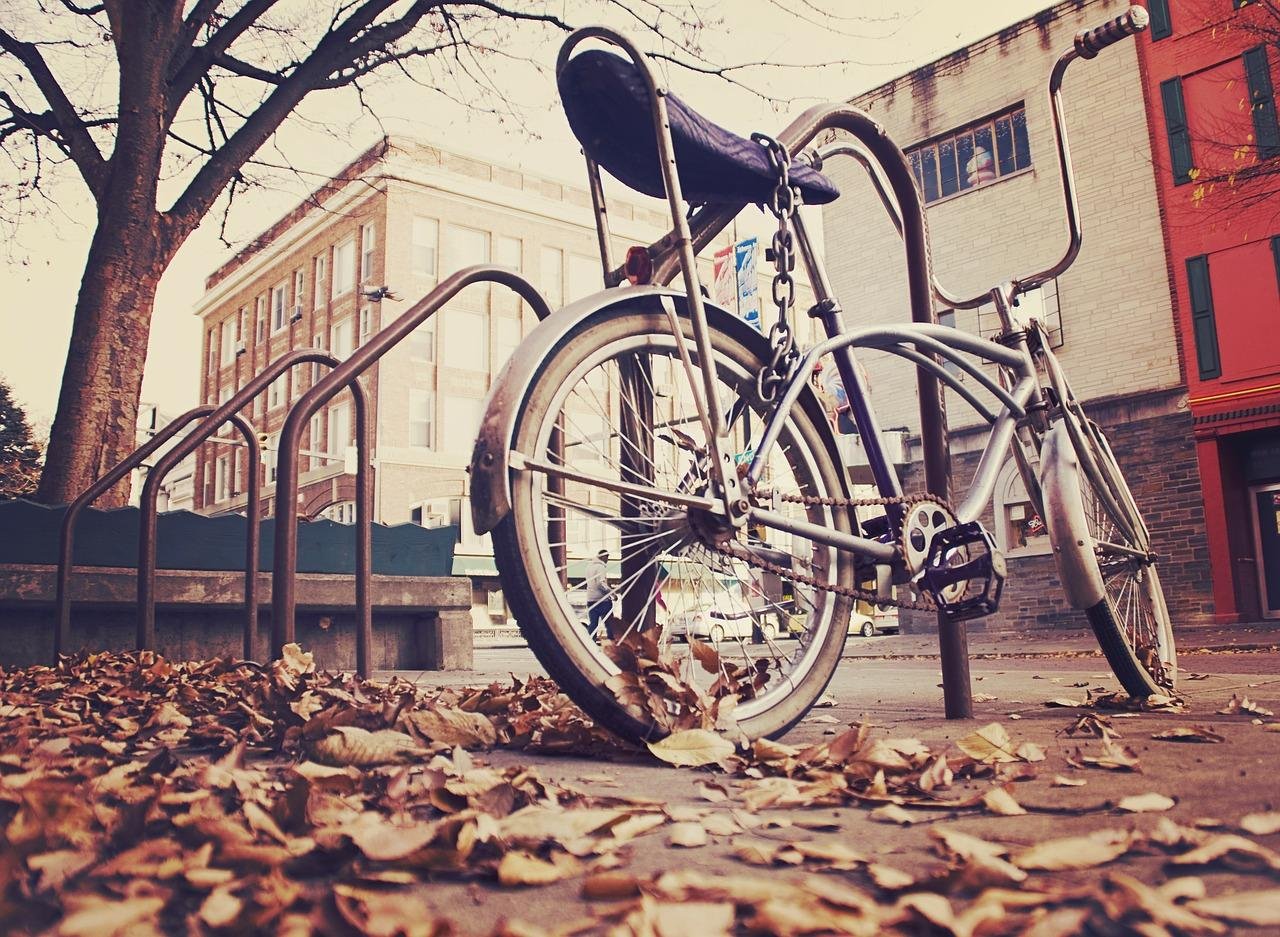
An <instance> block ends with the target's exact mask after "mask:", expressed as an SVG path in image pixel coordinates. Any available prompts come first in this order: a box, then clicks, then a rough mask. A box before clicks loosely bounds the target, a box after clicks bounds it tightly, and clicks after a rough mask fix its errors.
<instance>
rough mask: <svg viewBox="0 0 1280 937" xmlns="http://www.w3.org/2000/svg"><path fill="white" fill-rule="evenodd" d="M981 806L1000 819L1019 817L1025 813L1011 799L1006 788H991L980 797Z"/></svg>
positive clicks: (1019, 805)
mask: <svg viewBox="0 0 1280 937" xmlns="http://www.w3.org/2000/svg"><path fill="white" fill-rule="evenodd" d="M982 803H983V805H984V806H985V807H986V808H987V809H988V810H989V811H991V812H992V813H994V814H996V815H997V816H1001V817H1020V816H1023V815H1024V814H1025V813H1026V812H1027V811H1026V808H1025V807H1023V806H1022V805H1021V804H1020V803H1018V802H1017V801H1016V800H1014V799H1013V795H1012V794H1011V793H1009V789H1008V788H1007V787H993V788H991V790H989V791H987V792H986V793H985V794H983V795H982Z"/></svg>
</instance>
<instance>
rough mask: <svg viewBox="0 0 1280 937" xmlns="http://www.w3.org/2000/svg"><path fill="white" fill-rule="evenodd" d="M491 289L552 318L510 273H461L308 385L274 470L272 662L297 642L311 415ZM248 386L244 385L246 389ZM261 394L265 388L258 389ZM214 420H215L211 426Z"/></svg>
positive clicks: (360, 494)
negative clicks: (477, 290) (477, 287)
mask: <svg viewBox="0 0 1280 937" xmlns="http://www.w3.org/2000/svg"><path fill="white" fill-rule="evenodd" d="M486 281H487V282H493V283H497V284H498V285H500V286H506V287H508V288H509V289H511V290H513V291H514V292H515V293H516V294H518V295H519V296H520V297H521V298H522V299H523V300H524V301H525V302H527V303H528V304H529V305H530V306H531V307H532V308H533V311H534V313H535V314H536V315H537V316H538V318H539V319H545V318H546V317H547V316H549V315H551V310H550V308H549V307H548V306H547V302H546V300H544V299H543V298H542V296H541V295H540V294H539V293H538V291H537V289H535V288H534V286H533V284H531V283H530V282H529V281H528V280H526V279H525V278H524V277H523V276H521V275H520V274H519V273H517V272H516V271H515V270H512V269H510V268H507V267H498V266H494V265H491V264H481V265H477V266H473V267H464V268H463V269H461V270H459V271H457V272H456V273H454V274H452V275H450V276H449V277H447V278H446V279H444V280H443V281H442V282H441V283H440V284H439V285H437V286H436V288H435V289H433V290H431V292H429V293H427V294H426V295H425V296H423V297H422V298H421V299H419V300H418V301H417V302H416V303H414V304H413V306H411V307H410V308H409V309H408V310H407V311H405V312H404V313H403V314H401V315H400V316H399V318H397V319H396V320H395V321H394V322H392V323H391V324H390V325H387V326H385V327H384V328H383V329H381V330H380V331H379V332H377V333H376V334H375V335H373V336H371V337H370V338H369V340H368V341H366V342H365V343H364V344H363V345H361V346H360V347H359V348H357V349H356V350H355V351H354V352H352V353H351V355H350V357H348V358H347V359H346V360H345V361H343V362H342V363H341V364H339V365H337V366H336V367H335V368H334V369H333V370H332V371H331V372H330V373H329V375H328V377H325V378H324V379H322V380H320V381H318V382H316V383H315V384H312V385H311V387H309V388H308V389H307V391H306V393H304V394H303V395H302V396H301V397H300V398H298V401H297V403H295V404H294V405H293V407H292V408H290V410H289V415H288V416H287V417H286V418H285V421H284V427H283V428H282V429H281V430H280V444H279V450H278V453H277V462H276V496H275V497H276V511H275V514H276V539H275V550H274V561H273V563H272V568H271V656H272V657H273V658H274V657H279V656H280V655H281V653H282V651H283V648H284V646H285V645H286V644H289V643H290V642H292V641H293V640H294V635H295V621H294V616H295V612H296V606H297V589H296V585H297V567H298V518H297V511H296V505H297V500H298V450H299V448H300V447H301V444H302V431H303V429H304V428H305V427H306V426H307V423H308V421H309V420H310V419H311V416H312V414H314V413H315V412H316V411H317V410H319V409H320V408H321V407H323V406H324V405H325V404H326V403H328V402H329V401H330V400H331V399H333V397H334V396H335V395H336V394H337V393H338V392H339V391H340V390H341V389H342V388H343V387H348V386H349V387H351V388H352V390H353V392H356V391H358V390H359V389H360V384H359V380H358V379H359V377H360V375H361V374H363V373H364V372H365V371H366V370H368V369H369V367H371V366H372V365H373V364H375V363H377V361H378V360H379V359H381V358H382V356H383V355H385V354H386V353H387V352H388V351H390V350H391V349H392V348H394V347H395V346H396V345H398V344H399V343H400V342H401V340H403V339H404V338H405V336H407V335H408V334H409V333H410V332H412V331H413V330H414V329H416V328H417V327H418V326H419V325H421V324H422V323H423V322H425V321H426V320H427V319H429V318H430V317H431V316H432V315H434V314H435V312H436V311H437V310H438V309H439V308H440V307H441V306H443V305H444V304H445V303H446V302H448V301H449V300H450V299H452V298H453V297H454V296H455V295H457V294H458V292H460V291H461V290H462V289H464V288H465V287H468V286H470V285H472V284H474V283H480V282H486ZM246 386H248V385H246ZM263 386H265V383H264V384H263ZM356 399H357V401H358V402H357V406H356V412H357V424H358V425H357V430H356V432H357V435H359V436H360V439H359V444H360V449H359V452H360V464H359V471H358V472H357V475H356V527H357V539H356V606H357V608H358V614H359V621H358V630H357V632H356V670H357V671H358V672H359V673H360V675H361V676H364V677H367V676H369V674H370V673H371V672H372V661H371V660H370V648H371V646H372V644H373V616H372V609H371V607H370V604H369V556H370V552H371V546H372V544H371V527H370V516H369V514H370V512H369V507H370V501H371V498H370V494H371V492H370V491H369V484H368V475H367V473H366V472H365V468H366V464H367V463H368V461H369V447H368V445H367V436H366V433H367V430H368V427H367V426H366V425H364V423H363V421H362V416H361V414H362V413H363V407H364V403H363V397H362V395H361V394H359V393H357V394H356ZM211 419H212V418H211Z"/></svg>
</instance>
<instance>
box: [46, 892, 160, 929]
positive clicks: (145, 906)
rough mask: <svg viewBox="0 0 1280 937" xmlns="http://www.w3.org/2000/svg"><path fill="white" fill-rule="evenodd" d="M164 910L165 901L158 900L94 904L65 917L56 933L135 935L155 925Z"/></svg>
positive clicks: (103, 901) (114, 901)
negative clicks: (149, 925)
mask: <svg viewBox="0 0 1280 937" xmlns="http://www.w3.org/2000/svg"><path fill="white" fill-rule="evenodd" d="M163 907H164V899H163V898H156V897H138V898H126V899H124V900H110V899H107V900H94V901H92V902H87V903H86V904H85V905H83V906H82V907H80V908H78V909H77V910H76V911H74V912H72V913H71V914H68V915H67V916H66V917H64V918H63V919H62V920H61V921H60V922H59V923H58V927H57V930H56V931H54V933H56V934H57V935H58V937H115V935H117V934H120V935H124V934H130V935H132V934H133V933H134V932H142V926H144V925H146V924H153V923H154V922H155V918H156V915H158V914H159V913H160V909H161V908H163Z"/></svg>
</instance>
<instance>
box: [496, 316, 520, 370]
mask: <svg viewBox="0 0 1280 937" xmlns="http://www.w3.org/2000/svg"><path fill="white" fill-rule="evenodd" d="M519 344H520V322H519V320H516V321H514V322H513V321H511V320H506V321H502V320H499V322H498V324H497V326H496V327H495V329H494V333H493V367H494V370H495V371H496V370H497V369H498V368H500V367H502V366H503V365H504V364H506V363H507V360H508V359H509V358H510V357H511V356H512V355H513V354H514V353H515V350H516V347H517V346H518V345H519Z"/></svg>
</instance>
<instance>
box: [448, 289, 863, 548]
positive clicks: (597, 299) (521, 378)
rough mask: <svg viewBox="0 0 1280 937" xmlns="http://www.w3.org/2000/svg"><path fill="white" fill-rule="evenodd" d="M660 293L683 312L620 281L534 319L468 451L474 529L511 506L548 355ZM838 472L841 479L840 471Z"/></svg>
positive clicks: (715, 320)
mask: <svg viewBox="0 0 1280 937" xmlns="http://www.w3.org/2000/svg"><path fill="white" fill-rule="evenodd" d="M664 296H669V297H671V298H672V300H673V301H674V302H675V306H676V312H677V313H678V314H679V315H680V316H682V317H683V316H685V315H687V313H686V310H685V300H684V295H683V294H682V293H680V292H679V291H677V290H674V289H672V288H670V287H665V286H623V287H618V288H616V289H611V290H604V291H602V292H599V293H595V294H593V295H591V296H588V297H586V298H584V299H581V300H578V301H577V302H575V303H570V304H569V305H568V306H565V307H563V308H562V309H559V310H557V311H556V312H554V313H552V314H551V315H550V316H549V317H548V318H546V319H544V320H543V321H542V322H540V323H538V326H537V328H535V329H534V330H533V331H532V332H530V333H529V335H528V337H526V338H525V340H524V341H523V342H521V344H520V345H519V347H518V348H517V349H516V352H515V354H513V355H512V356H511V358H510V359H509V360H508V361H507V363H506V365H505V366H504V367H503V369H502V370H501V372H499V374H498V376H497V377H496V378H495V379H494V382H493V386H492V387H491V388H490V390H489V397H488V399H487V400H486V401H485V409H484V417H483V418H482V419H481V421H480V433H479V435H478V436H477V438H476V445H475V449H474V450H473V452H472V454H471V464H470V467H469V468H468V471H469V472H470V474H471V519H472V524H473V526H474V527H475V531H476V533H478V534H485V533H488V532H489V531H491V530H493V528H494V527H496V526H497V525H498V523H499V522H500V521H501V520H502V519H503V518H504V517H505V516H506V515H507V513H508V512H509V511H510V510H511V473H510V465H509V464H508V457H509V454H510V452H511V444H512V441H513V440H514V439H515V432H516V422H517V420H518V419H519V416H520V414H519V407H520V402H521V401H522V400H524V399H525V395H526V394H527V393H528V391H529V387H530V385H532V383H533V381H534V379H535V378H536V377H537V376H538V372H539V371H540V370H541V368H542V364H543V362H544V361H545V360H546V358H547V357H548V356H549V355H550V354H551V353H552V351H554V350H555V349H556V348H557V347H559V345H560V344H561V343H562V342H564V341H565V340H566V339H567V338H568V337H569V336H570V335H571V334H572V333H573V332H574V331H575V330H576V329H578V328H579V327H580V326H582V325H583V324H585V323H586V322H587V321H588V320H590V319H591V318H592V317H593V316H598V315H603V314H605V313H607V312H610V311H613V310H615V309H619V308H625V307H629V306H634V307H635V308H637V309H651V310H657V309H658V308H659V305H658V304H659V302H660V300H661V298H662V297H664ZM703 305H704V307H705V308H706V314H707V324H708V325H709V326H710V328H711V330H712V331H718V332H722V333H726V334H729V335H731V336H733V337H734V338H735V339H736V340H738V341H740V342H741V343H742V344H744V345H746V346H747V347H752V346H753V345H754V346H755V347H757V348H758V350H759V351H758V353H759V355H760V357H761V359H762V360H768V359H769V354H770V351H769V343H768V340H767V339H766V338H765V337H764V336H763V335H761V334H760V333H759V332H757V331H756V330H755V329H753V328H752V327H751V326H749V325H747V324H746V323H745V322H743V321H742V320H741V319H739V318H738V317H737V316H735V315H733V314H732V313H730V312H728V311H727V310H725V309H723V308H721V307H719V306H715V305H712V304H711V303H708V302H704V303H703ZM806 394H807V395H808V398H812V399H808V398H806V397H804V396H802V397H801V398H800V400H799V401H798V402H797V406H807V407H811V408H816V410H817V412H818V413H821V406H820V405H819V404H818V401H817V398H816V397H813V392H812V391H810V390H808V388H806ZM811 412H813V411H812V410H811ZM825 436H826V445H827V449H828V455H829V456H830V458H831V459H832V460H833V461H834V462H835V464H837V465H839V464H840V461H839V459H840V457H839V454H838V452H837V450H836V446H835V438H834V437H833V436H832V435H831V434H830V433H827V434H825ZM840 474H841V477H842V479H843V475H844V473H843V472H841V473H840ZM846 488H847V485H846ZM846 496H847V491H846Z"/></svg>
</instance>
